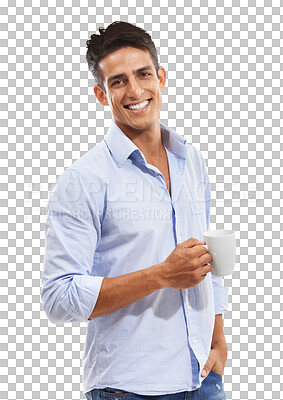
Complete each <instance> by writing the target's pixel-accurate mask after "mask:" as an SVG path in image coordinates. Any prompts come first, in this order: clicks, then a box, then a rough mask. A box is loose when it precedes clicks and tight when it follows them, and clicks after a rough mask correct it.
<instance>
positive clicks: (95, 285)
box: [61, 275, 104, 322]
mask: <svg viewBox="0 0 283 400" xmlns="http://www.w3.org/2000/svg"><path fill="white" fill-rule="evenodd" d="M103 279H104V277H102V276H89V275H75V276H74V277H73V279H72V283H71V285H70V287H69V288H68V290H67V293H66V294H65V296H64V297H63V299H62V300H61V306H62V308H64V310H65V311H66V312H67V313H68V314H70V315H71V316H72V317H73V318H74V319H73V322H86V321H88V318H89V316H90V315H91V313H92V311H93V309H94V307H95V304H96V301H97V298H98V295H99V292H100V288H101V285H102V281H103Z"/></svg>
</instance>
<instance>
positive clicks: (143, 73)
mask: <svg viewBox="0 0 283 400" xmlns="http://www.w3.org/2000/svg"><path fill="white" fill-rule="evenodd" d="M149 75H151V73H150V72H142V73H141V76H149Z"/></svg>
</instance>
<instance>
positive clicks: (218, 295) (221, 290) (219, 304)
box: [201, 155, 229, 315]
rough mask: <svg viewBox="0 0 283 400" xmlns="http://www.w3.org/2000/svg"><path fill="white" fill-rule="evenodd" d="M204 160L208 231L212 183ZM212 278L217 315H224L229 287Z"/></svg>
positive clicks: (217, 277)
mask: <svg viewBox="0 0 283 400" xmlns="http://www.w3.org/2000/svg"><path fill="white" fill-rule="evenodd" d="M201 158H202V167H203V174H204V187H205V204H206V225H207V230H209V221H210V199H211V196H210V182H209V177H208V174H207V170H206V165H205V162H204V159H203V157H202V155H201ZM211 277H212V285H213V293H214V309H215V315H217V314H224V313H225V312H226V311H227V310H228V293H229V289H228V287H226V286H224V285H223V278H222V277H221V276H215V275H211Z"/></svg>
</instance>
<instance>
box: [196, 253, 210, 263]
mask: <svg viewBox="0 0 283 400" xmlns="http://www.w3.org/2000/svg"><path fill="white" fill-rule="evenodd" d="M211 260H212V257H211V254H210V253H204V254H202V255H201V256H200V257H199V261H200V264H201V265H205V264H207V263H210V262H211Z"/></svg>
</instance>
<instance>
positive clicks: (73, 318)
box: [41, 169, 103, 324]
mask: <svg viewBox="0 0 283 400" xmlns="http://www.w3.org/2000/svg"><path fill="white" fill-rule="evenodd" d="M99 238H100V220H99V212H98V207H96V204H95V199H93V198H92V197H91V191H90V184H89V183H88V182H87V181H86V180H85V179H84V178H83V177H82V176H81V175H80V173H79V172H78V171H76V170H74V169H67V170H66V171H65V172H64V173H63V174H62V175H61V177H60V178H59V180H58V181H57V182H56V184H55V185H54V187H53V190H52V194H51V197H50V200H49V203H48V206H47V219H46V230H45V257H44V268H43V275H42V293H41V298H42V303H43V307H44V310H45V312H46V314H47V317H48V319H49V320H50V321H51V322H53V323H55V324H57V323H64V322H84V321H87V320H88V318H89V316H90V315H91V312H92V310H93V308H94V306H95V304H96V301H97V298H98V295H99V291H100V287H101V284H102V281H103V277H102V276H98V275H96V272H95V265H94V254H95V250H96V248H97V244H98V241H99Z"/></svg>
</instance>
